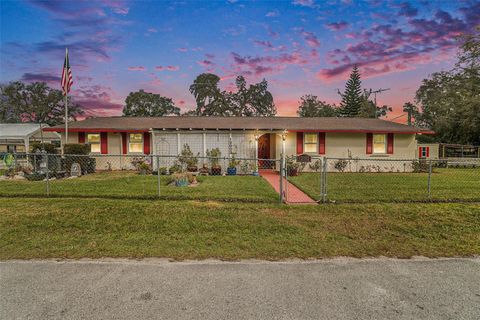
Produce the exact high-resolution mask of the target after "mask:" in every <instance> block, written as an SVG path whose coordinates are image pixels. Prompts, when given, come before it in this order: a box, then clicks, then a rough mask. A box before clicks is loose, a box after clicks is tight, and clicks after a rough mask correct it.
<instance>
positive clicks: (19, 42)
mask: <svg viewBox="0 0 480 320" xmlns="http://www.w3.org/2000/svg"><path fill="white" fill-rule="evenodd" d="M0 6H1V8H0V9H1V10H0V11H1V31H0V32H1V37H0V38H1V39H0V40H1V51H0V63H1V65H0V66H1V76H0V81H1V82H2V83H6V82H9V81H14V80H23V81H26V82H31V81H45V82H47V83H48V84H49V85H50V86H52V87H55V88H58V89H60V76H61V68H62V64H63V58H64V54H65V47H68V48H69V52H70V63H71V67H72V71H73V76H74V85H73V88H72V92H71V94H72V96H73V97H74V99H75V100H76V101H77V102H79V103H80V104H82V105H84V106H85V107H86V108H87V115H97V116H105V115H120V114H121V109H122V105H123V102H124V100H125V98H126V96H127V95H128V93H129V92H131V91H136V90H139V89H144V90H145V91H149V92H154V93H160V94H162V95H164V96H167V97H171V98H173V99H174V101H175V103H176V104H177V106H179V107H180V108H182V110H183V111H186V110H190V109H192V108H193V107H194V99H193V96H192V95H191V94H190V92H189V91H188V87H189V85H190V84H191V83H192V81H193V79H194V78H195V77H196V76H197V75H198V74H200V73H202V72H212V73H215V74H217V75H219V76H220V77H221V79H222V81H221V86H222V88H224V89H228V90H231V89H232V88H233V81H234V78H235V77H236V76H237V75H244V76H245V77H246V78H247V81H249V82H258V81H260V80H262V79H263V78H265V79H266V80H267V81H268V83H269V89H270V91H271V92H272V94H273V96H274V100H275V104H276V106H277V109H278V113H279V115H284V116H292V115H295V113H296V110H297V108H298V105H299V100H300V97H301V96H302V95H304V94H307V93H310V94H314V95H317V96H319V98H320V99H321V100H325V101H327V102H330V103H337V104H338V103H339V101H340V98H339V96H338V94H337V92H336V89H337V88H339V89H342V90H343V88H344V86H345V80H346V78H348V74H349V72H350V70H351V67H352V66H353V65H354V64H358V65H359V67H360V71H361V73H362V79H363V86H364V88H372V89H379V88H391V90H390V91H387V92H384V93H382V94H381V95H379V96H378V98H377V99H378V102H379V104H388V105H390V106H392V107H394V109H395V112H394V114H392V115H390V116H389V118H390V119H393V118H394V117H396V116H398V115H400V114H401V106H402V105H403V103H404V102H406V101H413V98H414V94H415V91H416V89H417V88H418V86H419V85H420V83H421V81H422V79H424V78H425V77H427V76H428V75H429V74H431V73H432V72H435V71H440V70H447V69H450V68H451V67H452V66H453V63H454V62H455V54H456V50H457V47H456V40H455V38H456V37H457V36H458V35H459V34H461V33H463V32H468V31H470V30H472V28H473V26H475V25H478V24H480V2H479V1H453V0H452V1H431V2H428V1H420V2H404V1H353V0H352V1H314V0H294V1H281V2H280V1H241V0H238V1H236V0H230V1H208V2H207V1H178V2H167V1H109V0H104V1H100V0H99V1H76V2H73V1H59V2H54V1H48V2H45V1H5V0H2V1H0ZM399 120H400V121H405V120H406V119H405V117H403V118H399Z"/></svg>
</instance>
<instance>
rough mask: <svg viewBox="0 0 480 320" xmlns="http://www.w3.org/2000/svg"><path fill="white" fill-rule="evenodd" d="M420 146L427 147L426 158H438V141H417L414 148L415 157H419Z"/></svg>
mask: <svg viewBox="0 0 480 320" xmlns="http://www.w3.org/2000/svg"><path fill="white" fill-rule="evenodd" d="M420 147H428V148H429V154H428V157H426V159H432V160H436V159H438V158H439V149H440V145H439V144H438V143H419V144H418V145H417V148H416V155H415V157H416V158H418V157H419V152H418V148H420Z"/></svg>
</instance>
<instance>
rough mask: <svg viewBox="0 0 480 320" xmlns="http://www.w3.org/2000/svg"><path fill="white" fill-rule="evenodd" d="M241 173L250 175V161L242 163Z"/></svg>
mask: <svg viewBox="0 0 480 320" xmlns="http://www.w3.org/2000/svg"><path fill="white" fill-rule="evenodd" d="M240 172H241V173H242V174H249V173H250V163H249V162H248V161H246V160H244V161H241V163H240Z"/></svg>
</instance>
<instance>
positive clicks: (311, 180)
mask: <svg viewBox="0 0 480 320" xmlns="http://www.w3.org/2000/svg"><path fill="white" fill-rule="evenodd" d="M290 180H291V182H292V183H294V184H295V185H296V186H298V187H299V188H300V189H302V190H303V191H304V192H305V193H307V194H308V195H310V196H311V197H312V198H314V199H317V200H318V199H320V174H319V173H302V174H300V175H299V176H296V177H290ZM427 184H428V174H427V173H349V172H348V173H330V172H329V173H328V174H327V186H328V188H327V194H328V199H329V200H336V201H341V202H384V201H419V200H426V199H428V193H427ZM431 199H433V200H442V201H447V200H477V201H479V200H480V168H476V169H453V168H448V169H444V168H436V169H435V170H434V172H433V173H432V177H431Z"/></svg>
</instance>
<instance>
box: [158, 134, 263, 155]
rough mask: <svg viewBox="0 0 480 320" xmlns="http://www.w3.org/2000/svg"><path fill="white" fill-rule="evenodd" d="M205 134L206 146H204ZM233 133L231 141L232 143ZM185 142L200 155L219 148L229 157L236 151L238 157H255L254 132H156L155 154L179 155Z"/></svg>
mask: <svg viewBox="0 0 480 320" xmlns="http://www.w3.org/2000/svg"><path fill="white" fill-rule="evenodd" d="M178 135H179V137H180V145H178ZM204 135H205V146H204ZM230 135H231V143H230ZM184 144H188V145H189V146H190V149H191V150H192V152H193V153H194V154H195V155H197V154H200V156H201V157H202V156H205V155H204V149H205V150H211V149H213V148H219V149H220V152H221V153H222V157H228V156H229V154H230V152H231V151H232V152H235V151H236V153H237V154H236V157H237V158H246V157H247V158H252V157H255V137H254V134H253V133H252V132H241V133H239V132H231V133H230V132H229V131H218V132H211V131H210V132H209V131H205V132H198V131H197V132H188V131H179V132H155V134H154V140H153V145H154V154H159V155H172V156H176V155H178V153H179V152H178V150H181V149H182V148H183V145H184Z"/></svg>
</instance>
